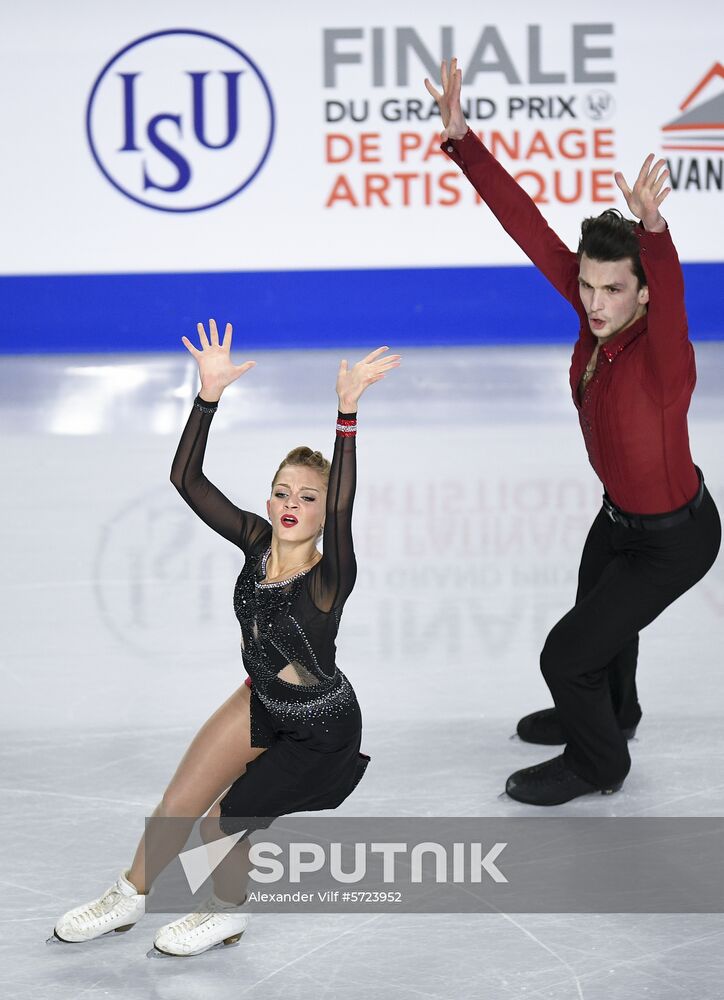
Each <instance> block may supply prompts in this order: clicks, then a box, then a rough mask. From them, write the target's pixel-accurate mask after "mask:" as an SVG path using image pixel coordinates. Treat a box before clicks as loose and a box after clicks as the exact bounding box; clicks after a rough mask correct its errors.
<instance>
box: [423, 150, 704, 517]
mask: <svg viewBox="0 0 724 1000" xmlns="http://www.w3.org/2000/svg"><path fill="white" fill-rule="evenodd" d="M442 148H443V150H444V151H445V152H446V153H447V154H448V156H449V157H450V158H451V159H452V160H453V161H454V162H455V163H457V165H458V166H459V167H460V168H461V170H462V171H463V173H464V174H465V176H466V177H467V178H468V180H469V181H470V182H471V184H472V185H473V187H474V188H475V190H476V191H477V192H478V194H479V195H480V196H481V198H482V199H483V200H484V201H485V202H486V203H487V205H488V207H489V208H490V210H491V211H492V212H493V214H494V215H495V216H496V218H497V219H498V221H499V222H500V223H501V225H502V226H503V228H504V229H505V231H506V232H507V233H508V234H509V235H510V236H512V238H513V239H514V240H515V242H516V243H517V244H518V246H519V247H520V248H521V250H523V252H524V253H525V254H526V255H527V256H528V257H529V258H530V260H531V261H532V262H533V263H534V264H535V265H536V267H537V268H538V270H539V271H541V273H542V274H543V275H545V277H546V278H547V279H548V280H549V281H550V282H551V284H552V285H553V287H554V288H556V289H557V290H558V291H559V292H560V293H561V295H563V296H564V297H565V298H566V299H567V300H568V301H569V302H570V303H571V305H572V306H573V308H574V309H575V310H576V312H577V314H578V318H579V321H580V331H579V335H578V341H577V342H576V345H575V347H574V349H573V357H572V359H571V368H570V381H571V391H572V395H573V403H574V405H575V407H576V409H577V410H578V417H579V421H580V424H581V430H582V431H583V437H584V440H585V443H586V450H587V451H588V457H589V459H590V462H591V465H592V466H593V468H594V470H595V472H596V475H597V476H598V478H599V479H600V480H601V482H602V483H603V485H604V487H605V489H606V492H607V493H608V495H609V496H610V497H611V499H612V500H613V502H614V503H615V504H617V505H618V506H619V507H620V508H621V509H622V510H625V511H629V512H631V513H636V514H660V513H664V512H665V511H671V510H675V509H676V508H677V507H683V506H684V504H686V503H687V502H688V501H689V500H691V499H692V497H693V496H695V494H696V492H697V489H698V486H699V481H698V476H697V473H696V469H695V467H694V463H693V462H692V459H691V453H690V451H689V432H688V427H687V421H686V415H687V411H688V409H689V403H690V401H691V394H692V392H693V391H694V385H695V383H696V368H695V364H694V349H693V347H692V345H691V342H690V341H689V337H688V329H687V322H686V311H685V308H684V280H683V275H682V273H681V266H680V264H679V258H678V256H677V254H676V249H675V248H674V245H673V243H672V241H671V236H670V235H669V231H668V229H666V231H665V232H663V233H650V232H647V231H646V230H645V229H644V228H643V227H642V226H638V227H637V229H636V238H637V240H638V242H639V250H640V254H641V263H642V265H643V269H644V272H645V273H646V279H647V282H648V286H649V305H648V312H647V313H646V315H645V316H642V317H641V318H640V319H639V320H637V321H636V322H635V323H633V324H632V325H631V326H629V327H628V328H627V329H625V330H622V331H621V333H619V334H617V335H616V336H615V337H613V338H612V339H611V340H609V341H608V342H607V343H605V344H603V345H602V346H601V348H600V350H599V352H598V359H597V363H596V369H595V373H594V375H593V378H592V379H591V380H590V382H589V383H588V386H587V387H586V389H585V391H584V395H583V400H582V401H581V400H580V399H579V395H578V386H579V383H580V381H581V376H582V375H583V372H584V370H585V367H586V364H587V362H588V361H589V360H590V358H591V355H592V353H593V351H594V349H595V347H596V338H595V337H594V335H593V334H592V333H591V328H590V326H589V323H588V317H587V316H586V311H585V309H584V308H583V304H582V302H581V297H580V294H579V286H578V258H577V256H576V254H575V253H573V252H572V251H571V250H569V249H568V247H566V246H565V245H564V244H563V243H562V242H561V240H560V239H559V238H558V236H557V235H556V234H555V233H554V232H553V230H552V229H551V228H550V226H549V225H548V223H547V222H546V221H545V219H544V218H543V216H542V215H541V213H540V212H539V210H538V208H537V207H536V205H535V204H534V203H533V201H532V200H531V198H529V197H528V195H527V194H526V193H525V191H524V190H523V189H522V188H521V187H520V185H518V184H517V183H516V182H515V181H514V180H513V178H512V177H511V176H510V174H509V173H507V171H506V170H505V169H504V168H503V167H502V166H501V165H500V164H499V163H498V162H497V160H496V159H495V157H494V156H492V155H491V153H490V152H489V151H488V150H487V149H486V148H485V146H483V144H482V143H481V142H480V140H479V139H478V137H477V136H476V135H475V133H474V132H472V131H471V130H468V132H467V134H466V136H465V137H464V138H463V139H460V140H459V141H454V140H449V141H447V142H445V143H443V146H442Z"/></svg>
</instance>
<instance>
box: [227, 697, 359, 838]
mask: <svg viewBox="0 0 724 1000" xmlns="http://www.w3.org/2000/svg"><path fill="white" fill-rule="evenodd" d="M250 711H251V722H252V734H253V742H254V745H255V746H265V747H268V749H266V750H265V751H264V753H262V754H260V755H259V756H258V757H257V758H256V759H255V760H253V761H251V762H250V763H249V764H247V767H246V770H245V772H244V773H243V774H242V775H240V777H238V778H237V779H236V781H235V782H234V784H233V785H232V786H231V787H230V788H229V790H228V792H227V793H226V795H225V796H224V798H223V799H222V800H221V803H220V806H221V819H220V826H221V829H222V830H223V832H224V833H226V834H230V833H235V832H236V831H237V830H239V829H241V828H246V829H248V830H251V829H261V828H263V827H265V826H268V825H269V823H270V822H271V821H272V820H273V819H276V818H277V817H278V816H286V815H288V814H289V813H296V812H308V811H312V810H315V811H316V810H317V809H334V808H336V807H337V806H338V805H340V804H341V803H342V802H344V800H345V799H346V798H347V796H348V795H350V794H351V792H352V791H353V790H354V789H355V787H356V786H357V784H358V783H359V781H360V780H361V778H362V776H363V774H364V773H365V769H366V767H367V764H368V763H369V760H370V758H369V757H368V756H367V755H366V754H363V753H361V752H360V742H361V739H362V716H361V714H360V710H359V705H358V704H357V701H356V699H355V700H354V701H353V703H352V704H351V705H348V706H347V708H346V710H345V712H344V714H343V715H342V717H340V718H325V719H324V720H320V721H316V720H315V721H306V720H303V721H302V722H301V724H293V725H292V724H290V722H289V719H288V717H285V718H284V719H281V718H279V717H276V716H275V714H274V713H272V712H271V711H270V710H269V709H268V708H267V707H266V706H265V705H264V704H262V702H261V700H260V699H259V697H258V696H257V695H256V694H255V693H254V689H253V688H252V690H251V702H250ZM252 819H253V820H254V822H251V820H252Z"/></svg>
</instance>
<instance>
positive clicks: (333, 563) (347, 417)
mask: <svg viewBox="0 0 724 1000" xmlns="http://www.w3.org/2000/svg"><path fill="white" fill-rule="evenodd" d="M356 421H357V414H356V413H340V414H339V415H338V418H337V437H336V439H335V442H334V455H333V457H332V468H331V469H330V472H329V486H328V487H327V511H326V515H325V518H324V552H323V554H322V558H321V560H320V561H319V562H318V563H317V565H316V566H315V567H314V570H313V571H312V572H311V573H310V574H309V577H310V579H309V587H310V593H311V597H312V600H313V601H314V603H315V605H316V606H317V607H318V608H319V610H320V611H326V612H329V611H332V610H333V609H335V608H336V609H341V607H342V605H343V604H344V602H345V601H346V600H347V598H348V597H349V595H350V594H351V592H352V588H353V587H354V581H355V579H356V577H357V562H356V560H355V557H354V545H353V543H352V505H353V503H354V493H355V488H356V485H357V452H356V436H355V430H356V426H357V424H356Z"/></svg>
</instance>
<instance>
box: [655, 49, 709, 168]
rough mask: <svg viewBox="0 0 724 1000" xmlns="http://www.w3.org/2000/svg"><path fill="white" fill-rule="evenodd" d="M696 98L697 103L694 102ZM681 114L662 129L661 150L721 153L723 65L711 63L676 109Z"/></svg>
mask: <svg viewBox="0 0 724 1000" xmlns="http://www.w3.org/2000/svg"><path fill="white" fill-rule="evenodd" d="M697 99H698V100H697ZM679 111H681V112H682V114H681V115H679V117H678V118H674V119H673V121H670V122H669V123H668V124H666V125H663V126H662V129H661V131H662V133H663V134H662V145H661V148H662V149H687V150H697V151H699V152H702V151H703V152H707V153H708V152H712V151H714V150H724V66H722V64H721V63H714V65H713V66H712V68H711V69H710V70H709V72H708V73H706V75H705V76H704V77H703V78H702V79H701V80H700V81H699V83H697V85H696V86H695V87H694V89H693V90H692V92H691V93H690V94H689V96H688V97H687V98H686V99H685V100H684V102H683V104H681V105H680V106H679Z"/></svg>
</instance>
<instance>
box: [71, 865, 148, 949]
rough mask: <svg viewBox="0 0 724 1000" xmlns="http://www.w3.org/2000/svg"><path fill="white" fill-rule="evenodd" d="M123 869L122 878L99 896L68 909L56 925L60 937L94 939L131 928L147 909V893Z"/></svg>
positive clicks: (73, 939) (78, 939)
mask: <svg viewBox="0 0 724 1000" xmlns="http://www.w3.org/2000/svg"><path fill="white" fill-rule="evenodd" d="M127 875H128V872H121V874H120V876H119V877H118V881H117V882H116V883H115V884H114V885H112V886H111V887H110V889H107V890H106V891H105V892H104V893H103V895H102V896H100V897H99V898H98V899H94V900H92V901H91V902H90V903H84V904H83V905H82V906H76V907H75V909H73V910H68V912H67V913H65V914H64V915H63V916H62V917H61V918H60V920H59V921H58V922H57V924H56V925H55V928H54V930H53V935H54V937H56V938H57V939H58V940H59V941H65V942H73V943H75V942H78V941H91V940H92V939H93V938H97V937H100V936H101V935H102V934H108V933H109V932H110V931H129V930H130V929H131V927H133V925H134V924H135V923H136V922H137V921H138V920H140V919H141V917H142V916H143V915H144V913H145V912H146V897H145V896H144V895H142V894H141V893H139V892H138V891H137V890H136V887H135V885H133V883H132V882H129V881H128V879H127V877H126V876H127Z"/></svg>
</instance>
